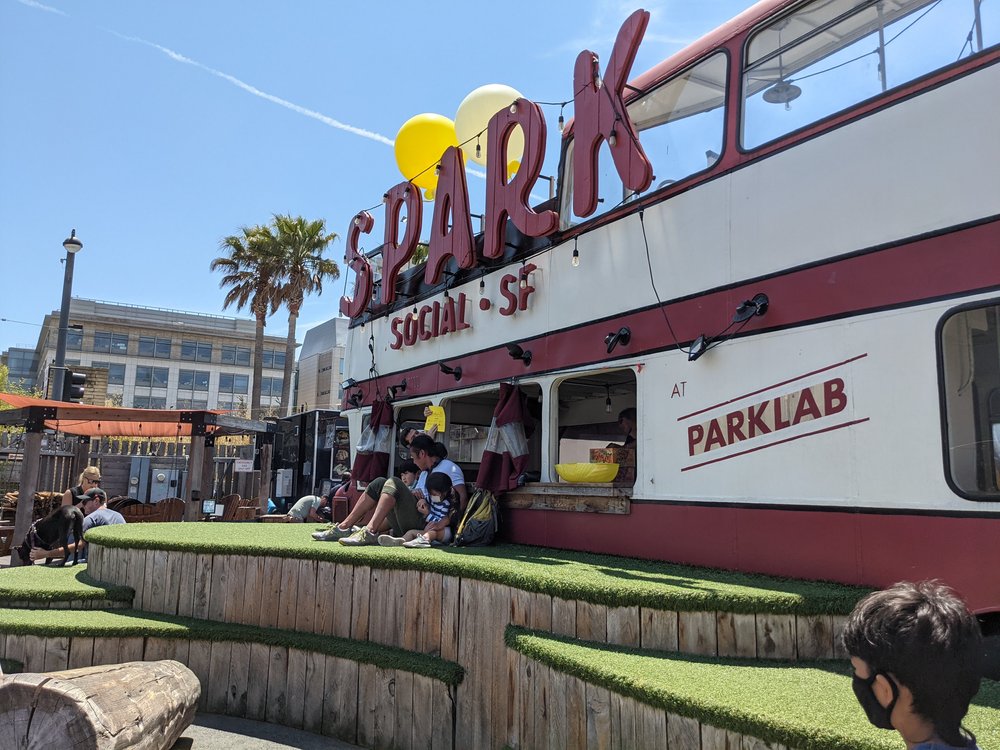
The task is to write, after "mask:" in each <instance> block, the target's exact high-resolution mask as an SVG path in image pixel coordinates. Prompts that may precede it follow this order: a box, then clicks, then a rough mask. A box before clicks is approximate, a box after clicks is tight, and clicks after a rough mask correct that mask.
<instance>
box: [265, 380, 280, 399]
mask: <svg viewBox="0 0 1000 750" xmlns="http://www.w3.org/2000/svg"><path fill="white" fill-rule="evenodd" d="M282 385H284V378H268V377H263V378H261V379H260V395H261V397H267V396H274V397H275V398H280V397H281V387H282Z"/></svg>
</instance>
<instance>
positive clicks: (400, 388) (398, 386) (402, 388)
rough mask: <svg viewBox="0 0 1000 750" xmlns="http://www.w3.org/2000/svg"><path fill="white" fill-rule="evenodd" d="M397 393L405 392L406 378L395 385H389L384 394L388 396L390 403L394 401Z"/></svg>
mask: <svg viewBox="0 0 1000 750" xmlns="http://www.w3.org/2000/svg"><path fill="white" fill-rule="evenodd" d="M397 391H403V392H404V393H405V392H406V378H403V380H402V381H400V382H399V383H397V384H396V385H390V386H389V387H388V388H386V392H387V393H388V394H389V400H390V401H395V400H396V392H397Z"/></svg>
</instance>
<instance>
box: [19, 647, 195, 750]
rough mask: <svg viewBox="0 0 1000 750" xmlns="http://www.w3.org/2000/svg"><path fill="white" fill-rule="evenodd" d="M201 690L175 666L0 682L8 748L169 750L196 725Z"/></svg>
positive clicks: (136, 665)
mask: <svg viewBox="0 0 1000 750" xmlns="http://www.w3.org/2000/svg"><path fill="white" fill-rule="evenodd" d="M200 694H201V685H200V684H199V682H198V678H197V677H195V675H194V673H193V672H192V671H191V670H190V669H188V668H187V667H185V666H184V665H183V664H181V663H179V662H176V661H155V662H129V663H126V664H111V665H105V666H96V667H84V668H82V669H71V670H67V671H62V672H50V673H47V674H17V675H10V676H7V677H2V678H0V737H3V738H4V740H3V741H4V743H9V744H8V745H5V746H7V747H24V748H28V747H51V748H60V750H77V749H79V750H83V748H91V749H97V750H118V748H122V749H123V750H124V748H131V749H133V750H166V749H167V748H170V747H172V746H173V744H174V743H175V742H176V741H177V738H178V737H180V736H181V734H182V733H183V732H184V730H185V729H187V728H188V726H190V725H191V722H192V721H194V715H195V710H196V708H197V705H198V698H199V696H200Z"/></svg>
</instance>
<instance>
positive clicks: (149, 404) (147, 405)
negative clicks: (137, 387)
mask: <svg viewBox="0 0 1000 750" xmlns="http://www.w3.org/2000/svg"><path fill="white" fill-rule="evenodd" d="M132 406H133V407H135V408H136V409H166V408H167V399H166V397H165V396H136V397H134V398H133V399H132Z"/></svg>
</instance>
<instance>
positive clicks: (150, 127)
mask: <svg viewBox="0 0 1000 750" xmlns="http://www.w3.org/2000/svg"><path fill="white" fill-rule="evenodd" d="M750 4H751V3H750V0H658V1H657V2H652V3H646V4H645V6H644V7H646V8H647V9H648V10H650V11H651V12H652V20H651V23H650V27H649V30H648V31H647V34H646V39H645V41H644V43H643V46H642V48H641V50H640V54H639V58H638V60H637V62H636V65H635V68H634V69H633V72H634V73H638V72H640V71H642V70H644V69H646V68H649V67H651V66H652V65H654V64H655V63H657V62H659V61H660V60H662V59H663V58H665V57H667V56H669V55H670V54H673V53H674V52H676V51H677V50H679V49H680V48H681V47H683V46H684V45H685V44H687V43H689V42H691V41H693V40H695V39H697V38H698V37H700V36H701V35H703V34H704V33H707V32H708V31H710V30H712V29H713V28H715V27H716V26H718V25H719V24H721V23H723V22H725V21H726V20H728V19H729V18H731V17H733V16H735V15H736V14H738V13H739V12H740V11H742V10H743V9H744V8H746V7H748V6H749V5H750ZM637 7H640V6H638V5H635V4H632V3H625V2H619V1H618V0H592V1H590V2H587V1H586V0H584V1H582V2H572V3H570V2H551V3H544V2H537V1H534V2H522V1H521V0H512V1H510V2H507V3H504V4H497V5H493V4H486V3H466V2H452V1H451V0H447V1H444V2H434V3H424V4H416V3H403V2H395V0H391V1H384V2H380V3H372V2H369V3H340V2H319V1H318V0H312V1H310V2H305V1H302V2H287V3H275V2H261V1H259V0H218V1H214V2H204V1H203V0H199V1H198V2H194V1H191V0H174V1H171V2H165V1H163V0H161V2H139V1H138V0H102V1H100V2H96V1H94V0H86V1H85V0H46V1H45V2H41V0H0V97H2V99H0V101H2V104H3V106H2V112H3V114H2V115H0V175H2V183H0V248H2V249H0V253H2V257H3V259H4V261H5V264H4V265H5V269H4V271H5V278H6V282H7V283H6V284H4V293H3V295H2V297H0V318H5V319H6V320H4V321H0V349H6V348H8V347H10V346H22V345H26V346H33V345H34V343H35V341H36V339H37V336H38V330H39V329H38V326H37V324H39V323H41V320H42V317H43V316H44V314H45V313H46V312H48V311H51V310H54V309H56V308H58V306H59V301H60V295H61V289H62V278H63V271H62V265H61V264H60V260H61V259H62V258H63V257H64V255H65V253H64V251H63V249H62V241H63V239H64V238H66V237H67V236H69V232H70V229H73V228H75V229H76V230H77V233H78V235H79V237H80V239H81V240H82V241H83V243H84V249H83V252H81V253H80V255H78V256H77V260H76V275H75V281H74V286H73V292H74V295H75V296H80V297H87V298H95V299H104V300H108V301H114V302H126V303H132V304H141V305H149V306H153V307H167V308H174V309H181V310H192V311H198V312H207V313H220V312H223V311H222V299H223V292H222V291H221V290H220V289H219V288H218V279H219V277H218V275H214V274H211V273H210V272H209V270H208V264H209V262H210V261H211V260H212V258H214V257H216V256H217V255H218V254H219V251H218V244H219V240H220V239H221V238H222V237H223V236H225V235H226V234H230V233H233V232H235V231H236V230H237V228H238V227H239V226H241V225H244V224H258V223H265V222H266V221H268V220H269V218H270V216H271V214H272V213H284V212H289V213H292V214H301V215H303V216H305V217H307V218H310V219H315V218H323V219H325V220H326V222H327V227H328V229H330V230H332V231H334V232H336V233H337V234H338V235H340V239H338V240H337V241H336V242H335V243H334V245H333V246H332V250H331V252H330V256H331V257H333V258H334V259H335V260H336V261H337V262H338V263H340V264H342V260H343V255H344V248H345V245H344V237H345V235H346V231H347V227H348V222H349V221H350V219H351V217H352V216H353V215H354V214H355V213H356V212H357V211H359V210H361V209H364V208H367V207H369V206H371V205H373V204H376V203H378V202H379V201H380V200H381V196H382V193H383V192H384V191H385V190H386V189H387V188H388V187H391V186H392V185H394V184H396V183H397V182H399V181H400V180H401V179H402V177H401V176H400V174H399V172H398V171H397V169H396V164H395V159H394V155H393V149H392V146H391V145H388V142H389V141H391V140H392V139H393V138H394V137H395V135H396V132H397V130H398V129H399V127H400V125H402V123H403V122H405V121H406V120H407V119H408V118H410V117H411V116H413V115H415V114H418V113H421V112H436V113H440V114H443V115H446V116H447V117H450V118H454V116H455V110H456V108H457V106H458V104H459V103H460V102H461V100H462V99H463V98H464V97H465V95H466V94H468V93H469V92H470V91H472V90H473V89H475V88H476V87H478V86H481V85H483V84H486V83H505V84H508V85H510V86H513V87H514V88H516V89H518V90H519V91H521V92H522V93H523V94H524V95H525V96H527V97H529V98H531V99H535V100H540V101H555V100H564V99H568V98H570V96H571V89H572V69H573V62H574V59H575V57H576V54H577V53H578V52H579V51H580V50H582V49H585V48H589V49H592V50H594V51H595V52H597V53H598V54H599V55H600V56H601V58H602V60H603V59H606V58H607V56H608V54H609V52H610V48H611V45H612V43H613V40H614V36H615V34H616V33H617V30H618V27H619V26H620V24H621V23H622V21H624V19H625V18H626V17H627V16H628V15H629V14H630V13H631V12H632V11H633V10H635V9H636V8H637ZM545 112H546V119H547V120H548V124H549V142H550V149H549V151H550V157H549V161H547V163H546V166H545V170H544V171H545V173H546V174H554V173H555V169H556V163H555V159H556V158H557V153H558V152H557V150H556V145H557V142H558V131H557V129H556V122H555V121H556V117H557V115H558V108H555V109H553V108H551V107H548V108H545ZM570 114H571V107H568V108H567V116H568V115H570ZM469 183H470V192H471V193H472V202H473V211H475V212H477V213H478V212H481V210H482V192H483V191H482V186H481V183H482V181H481V180H480V179H478V178H476V177H472V176H470V178H469ZM477 183H478V184H477ZM540 190H542V189H541V188H540ZM381 232H382V228H381V217H380V215H379V214H376V228H375V233H376V234H377V235H378V236H381ZM373 244H375V243H373ZM343 289H344V282H343V278H342V279H341V280H340V281H337V282H332V283H331V284H330V285H328V286H327V287H326V289H325V291H324V293H323V295H322V296H321V297H312V298H310V299H308V300H307V302H306V304H305V306H304V307H303V310H302V315H301V318H300V329H299V330H300V337H299V338H300V340H301V332H302V331H304V330H305V328H307V327H308V326H309V325H313V324H316V323H319V322H322V321H324V320H326V319H328V318H330V317H333V316H334V315H336V314H337V307H338V301H339V298H340V295H341V294H342V293H343ZM225 313H226V314H233V315H236V314H240V313H236V312H235V311H232V310H230V311H225ZM18 321H23V322H18ZM285 325H286V322H285V316H284V315H283V314H282V313H281V312H279V313H278V314H277V315H276V316H275V317H273V318H272V319H271V320H270V321H269V325H268V330H269V332H270V333H274V334H282V333H283V332H284V329H285Z"/></svg>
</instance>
